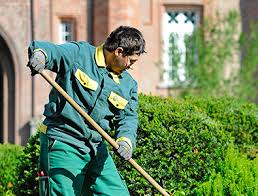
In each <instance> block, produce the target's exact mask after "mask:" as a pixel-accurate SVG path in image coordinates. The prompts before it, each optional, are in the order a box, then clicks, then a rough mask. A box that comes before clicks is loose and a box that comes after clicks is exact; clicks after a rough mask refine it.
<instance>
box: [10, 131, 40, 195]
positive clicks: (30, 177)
mask: <svg viewBox="0 0 258 196" xmlns="http://www.w3.org/2000/svg"><path fill="white" fill-rule="evenodd" d="M39 152H40V144H39V132H37V134H36V135H34V136H32V137H30V138H29V141H28V143H27V145H26V147H25V148H24V150H23V153H22V154H21V156H20V157H19V164H18V168H17V170H18V173H19V178H18V179H17V181H16V184H15V193H16V195H24V196H25V195H26V196H27V195H39V188H38V176H37V172H38V160H39Z"/></svg>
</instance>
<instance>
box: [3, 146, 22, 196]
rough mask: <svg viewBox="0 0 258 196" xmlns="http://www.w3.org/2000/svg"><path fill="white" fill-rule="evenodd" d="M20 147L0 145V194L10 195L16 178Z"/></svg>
mask: <svg viewBox="0 0 258 196" xmlns="http://www.w3.org/2000/svg"><path fill="white" fill-rule="evenodd" d="M21 153H22V147H21V146H17V145H13V144H0V176H1V177H0V193H5V194H7V193H9V195H11V193H12V191H13V186H14V183H15V181H16V178H17V177H18V176H17V175H18V173H17V170H16V168H17V164H18V163H19V160H18V157H19V156H20V154H21Z"/></svg>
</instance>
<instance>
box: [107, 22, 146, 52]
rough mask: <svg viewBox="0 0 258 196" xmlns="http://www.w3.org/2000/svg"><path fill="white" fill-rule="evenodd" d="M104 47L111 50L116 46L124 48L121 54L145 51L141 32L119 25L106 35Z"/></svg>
mask: <svg viewBox="0 0 258 196" xmlns="http://www.w3.org/2000/svg"><path fill="white" fill-rule="evenodd" d="M103 47H104V49H106V50H108V51H109V52H112V51H114V50H116V49H117V48H118V47H122V48H123V49H124V52H123V55H125V56H130V55H134V54H137V55H140V54H142V53H145V40H144V38H143V35H142V33H141V32H140V31H139V30H138V29H136V28H133V27H129V26H120V27H118V28H117V29H115V30H114V31H113V32H111V34H110V35H109V36H108V38H107V40H106V42H105V43H104V46H103Z"/></svg>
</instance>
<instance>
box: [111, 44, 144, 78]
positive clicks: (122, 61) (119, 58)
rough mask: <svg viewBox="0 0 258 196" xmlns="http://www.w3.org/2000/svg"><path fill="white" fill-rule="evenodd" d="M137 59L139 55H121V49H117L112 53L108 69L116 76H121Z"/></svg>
mask: <svg viewBox="0 0 258 196" xmlns="http://www.w3.org/2000/svg"><path fill="white" fill-rule="evenodd" d="M138 59H139V55H137V54H134V55H130V56H124V55H123V48H120V47H119V48H117V49H116V50H115V51H114V56H113V60H112V62H111V64H110V66H109V68H110V69H111V70H112V71H113V72H114V73H116V74H121V73H122V72H123V71H124V70H126V69H130V68H131V66H132V65H133V64H135V63H136V62H137V61H138Z"/></svg>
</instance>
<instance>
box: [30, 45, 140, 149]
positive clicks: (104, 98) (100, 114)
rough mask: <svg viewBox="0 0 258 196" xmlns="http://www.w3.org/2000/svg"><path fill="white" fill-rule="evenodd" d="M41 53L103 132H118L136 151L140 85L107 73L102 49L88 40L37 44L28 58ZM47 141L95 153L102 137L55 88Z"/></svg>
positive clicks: (127, 76)
mask: <svg viewBox="0 0 258 196" xmlns="http://www.w3.org/2000/svg"><path fill="white" fill-rule="evenodd" d="M36 49H42V50H43V51H44V52H45V54H46V57H47V60H46V69H48V70H51V71H53V72H55V73H57V75H56V79H55V81H56V82H57V83H58V84H59V85H60V86H61V87H62V88H63V89H64V90H65V91H66V92H67V93H68V94H69V95H70V96H71V97H72V98H73V99H74V101H75V102H76V103H78V104H79V106H81V108H82V109H83V110H84V111H85V112H86V113H87V114H89V115H90V116H91V118H92V119H93V120H94V121H95V122H96V123H98V124H99V125H100V126H101V127H102V128H103V129H104V130H105V131H107V132H108V131H110V130H115V131H116V136H115V137H116V138H120V137H125V138H127V139H129V140H130V141H131V143H132V146H133V147H135V140H136V131H137V127H138V115H137V105H138V93H137V82H136V81H135V80H134V79H133V78H132V76H131V75H130V74H129V73H128V72H127V71H124V72H123V73H122V74H121V75H115V74H113V73H112V72H109V71H108V70H107V69H106V65H105V58H104V53H103V47H102V46H100V47H94V46H92V45H90V44H89V43H87V42H69V43H65V44H61V45H56V44H53V43H50V42H39V41H33V42H31V44H30V46H29V50H28V52H29V57H30V56H31V54H32V53H33V51H34V50H36ZM44 116H45V120H44V121H43V124H44V125H46V126H47V131H46V134H47V136H48V137H50V138H53V139H57V140H60V141H63V142H66V143H68V144H71V145H73V146H75V147H78V148H79V149H80V150H82V151H84V152H86V153H88V152H90V150H91V149H92V150H93V152H94V151H95V152H96V147H97V145H98V144H99V143H100V142H101V141H102V137H101V135H100V134H99V133H98V132H97V131H96V130H94V128H92V126H90V125H89V124H88V122H87V121H86V120H85V119H84V117H82V116H81V115H80V114H79V113H78V112H77V111H76V110H75V109H74V108H73V107H72V106H71V105H70V104H69V103H68V102H67V101H66V100H65V99H64V98H63V97H62V96H61V95H60V94H59V92H57V90H55V89H54V88H53V89H52V90H51V92H50V94H49V103H48V104H46V105H45V110H44Z"/></svg>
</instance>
